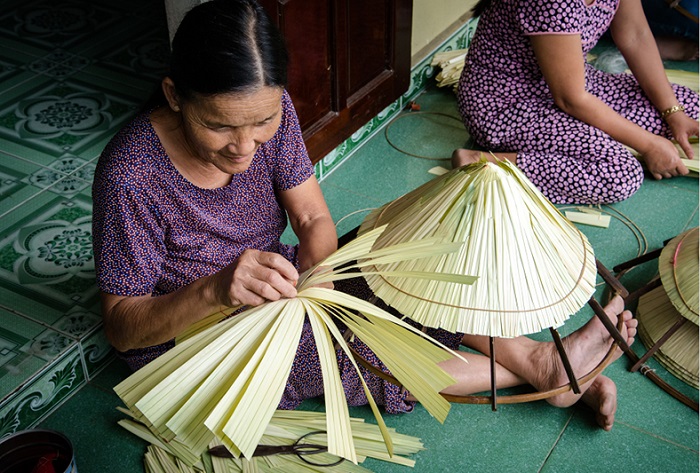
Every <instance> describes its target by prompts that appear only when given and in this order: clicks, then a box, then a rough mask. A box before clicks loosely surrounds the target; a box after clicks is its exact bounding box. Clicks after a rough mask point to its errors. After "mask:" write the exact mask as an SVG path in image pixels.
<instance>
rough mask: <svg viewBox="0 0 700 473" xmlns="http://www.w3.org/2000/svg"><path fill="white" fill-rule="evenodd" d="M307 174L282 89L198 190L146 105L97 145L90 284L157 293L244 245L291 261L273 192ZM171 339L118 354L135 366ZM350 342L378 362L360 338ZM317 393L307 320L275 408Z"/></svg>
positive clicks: (377, 386)
mask: <svg viewBox="0 0 700 473" xmlns="http://www.w3.org/2000/svg"><path fill="white" fill-rule="evenodd" d="M313 173H314V170H313V166H312V165H311V162H310V160H309V157H308V154H307V152H306V147H305V145H304V142H303V140H302V136H301V131H300V128H299V123H298V119H297V116H296V112H295V111H294V107H293V105H292V103H291V100H290V98H289V95H288V94H287V93H286V92H285V93H284V94H283V97H282V122H281V124H280V128H279V129H278V131H277V133H276V134H275V135H274V137H273V138H272V139H271V140H270V141H268V142H267V143H264V144H263V145H261V146H260V148H259V150H258V151H257V153H256V155H255V157H254V159H253V161H252V163H251V165H250V167H249V168H248V170H246V171H245V172H243V173H241V174H236V175H234V176H233V179H232V181H231V183H230V184H229V185H227V186H225V187H222V188H219V189H202V188H199V187H196V186H194V185H193V184H191V183H190V182H189V181H187V180H186V179H185V178H184V177H183V176H182V175H181V174H180V173H179V172H178V171H177V170H176V169H175V167H174V166H173V165H172V162H171V161H170V158H169V157H168V155H167V154H166V152H165V149H164V148H163V146H162V144H161V142H160V140H159V138H158V136H157V134H156V132H155V130H154V129H153V127H152V125H151V122H150V119H149V114H143V115H140V116H138V117H136V118H135V119H134V120H133V121H132V122H131V123H130V124H128V125H127V126H126V127H124V129H122V130H121V131H120V132H119V133H118V134H117V135H116V136H115V137H114V138H113V139H112V141H111V142H110V143H109V145H108V146H107V147H106V148H105V150H104V152H103V153H102V156H101V157H100V160H99V163H98V166H97V170H96V172H95V181H94V185H93V199H94V215H93V239H94V249H95V259H96V269H97V282H98V285H99V287H100V289H101V290H102V291H104V292H106V293H109V294H116V295H121V296H140V295H146V294H150V295H153V296H157V295H161V294H167V293H169V292H172V291H174V290H176V289H178V288H179V287H182V286H185V285H187V284H190V283H191V282H193V281H195V280H197V279H199V278H202V277H204V276H207V275H210V274H212V273H215V272H217V271H219V270H220V269H222V268H224V267H225V266H227V265H228V264H230V263H232V262H233V261H234V260H235V259H236V258H238V256H239V255H240V254H241V253H242V252H243V251H244V250H245V249H247V248H255V249H258V250H261V251H270V252H276V253H279V254H281V255H283V256H284V257H285V258H287V259H288V260H289V261H291V262H292V263H293V264H295V265H296V264H297V259H296V256H297V254H296V251H297V249H296V248H295V247H292V246H289V245H285V244H282V243H281V242H280V236H281V235H282V233H283V231H284V229H285V227H286V225H287V217H286V213H285V211H284V209H283V208H282V207H281V206H280V204H279V202H278V201H277V197H276V193H277V192H278V191H283V190H286V189H291V188H293V187H295V186H297V185H299V184H301V183H303V182H305V181H306V180H307V179H309V178H310V177H311V176H312V175H313ZM342 286H344V287H346V291H348V292H354V293H355V294H356V295H361V296H362V297H366V298H369V297H371V295H372V294H371V292H370V291H369V288H367V287H366V284H362V281H361V280H357V281H356V282H355V283H350V284H344V285H342ZM361 293H362V294H361ZM434 333H435V334H437V336H442V338H441V341H443V342H445V343H448V344H449V346H451V347H454V348H456V347H457V346H458V345H459V340H460V339H461V335H459V334H449V333H447V332H444V333H443V331H435V332H434ZM173 344H174V342H172V341H171V342H169V343H165V344H163V345H158V346H154V347H149V348H144V349H138V350H130V351H129V352H126V353H120V356H121V357H122V358H124V359H125V361H126V362H127V363H128V364H129V366H130V367H131V368H132V369H134V370H136V369H138V368H140V367H142V366H143V365H144V364H146V363H148V362H149V361H151V360H153V359H154V358H156V357H157V356H159V355H161V354H163V353H164V352H165V351H166V350H168V349H170V348H172V346H173ZM354 345H355V348H356V350H357V351H358V352H359V353H360V354H362V355H363V356H364V357H365V358H366V359H367V360H368V361H370V362H371V363H373V364H374V365H375V366H377V367H380V368H381V369H384V370H385V371H386V369H385V368H384V367H383V365H382V363H381V362H380V361H379V360H378V359H377V358H376V356H375V355H374V354H373V353H372V352H371V351H370V350H369V349H367V347H366V346H365V345H364V344H363V343H362V342H361V341H359V340H357V341H356V342H354ZM337 358H338V362H339V366H340V369H341V376H342V379H343V385H344V387H345V391H346V395H347V398H348V402H349V403H350V404H351V405H361V404H366V403H367V399H366V397H365V394H364V391H363V389H362V387H361V384H360V383H359V379H358V377H357V374H356V372H355V371H354V368H352V365H351V363H350V361H349V360H348V359H347V356H346V355H345V354H344V353H343V352H342V351H338V353H337ZM363 373H364V375H365V378H366V380H367V382H368V384H369V386H370V387H371V391H372V394H373V397H374V398H375V400H376V401H377V402H378V403H379V404H384V405H385V406H386V409H387V411H388V412H405V411H410V410H411V409H412V407H413V404H412V403H410V402H405V393H403V392H402V391H401V388H399V387H398V386H394V385H392V384H390V383H387V382H385V381H383V380H382V379H381V378H379V377H377V376H376V375H373V374H371V373H369V372H368V371H366V370H364V368H363ZM321 394H323V381H322V377H321V368H320V363H319V360H318V352H317V350H316V345H315V342H314V339H313V334H312V332H311V326H310V324H309V323H308V321H307V323H306V324H305V325H304V329H303V332H302V336H301V340H300V342H299V349H298V351H297V355H296V358H295V360H294V364H293V367H292V371H291V373H290V376H289V382H288V384H287V388H286V390H285V392H284V396H283V398H282V400H281V402H280V407H281V408H284V409H293V408H295V407H297V406H298V405H299V404H300V403H301V402H302V401H303V400H304V399H306V398H310V397H315V396H319V395H321Z"/></svg>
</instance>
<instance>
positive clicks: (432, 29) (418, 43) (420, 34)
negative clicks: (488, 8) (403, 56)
mask: <svg viewBox="0 0 700 473" xmlns="http://www.w3.org/2000/svg"><path fill="white" fill-rule="evenodd" d="M475 4H476V0H413V31H412V37H411V57H412V58H413V59H414V60H413V61H412V62H414V63H415V62H416V61H420V60H421V59H423V58H422V57H419V55H420V54H421V53H422V52H430V51H432V50H433V49H434V48H435V47H437V46H438V45H439V43H440V42H442V40H444V39H446V38H447V36H449V34H450V33H452V32H453V31H454V30H455V29H456V28H457V27H458V25H460V24H462V23H464V21H466V20H467V18H469V17H470V16H471V15H470V13H469V12H470V10H471V9H472V8H473V6H474V5H475Z"/></svg>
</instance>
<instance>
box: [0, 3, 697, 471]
mask: <svg viewBox="0 0 700 473" xmlns="http://www.w3.org/2000/svg"><path fill="white" fill-rule="evenodd" d="M3 6H4V7H5V8H3V12H2V13H0V43H2V45H3V47H2V48H0V320H1V321H2V323H1V324H0V400H2V403H0V437H2V436H3V435H4V434H6V433H9V432H13V431H16V430H18V429H19V428H22V427H24V426H27V425H36V422H37V421H38V420H41V422H40V423H39V424H38V425H39V426H40V427H44V428H52V429H57V430H60V431H62V432H64V433H65V434H66V435H67V436H68V437H69V438H70V439H71V440H72V441H73V444H74V447H75V453H76V459H77V464H78V468H79V470H80V471H81V472H88V473H89V472H115V473H121V472H124V473H131V472H138V471H142V455H143V453H144V449H145V443H144V442H142V441H140V440H138V439H136V438H135V437H133V436H132V435H131V434H129V433H127V432H126V431H124V430H123V429H121V428H120V427H119V426H118V425H117V423H116V422H117V420H118V419H120V418H122V415H121V414H120V413H119V412H117V411H116V409H115V408H116V407H117V406H118V405H120V401H119V399H118V398H117V396H116V395H115V394H114V392H113V391H112V388H113V387H114V386H115V384H117V383H118V382H119V381H120V380H122V379H124V378H125V377H126V376H127V375H128V372H127V369H126V367H125V366H124V365H123V364H121V362H119V361H116V360H113V359H112V358H111V357H110V356H109V355H110V351H109V348H108V346H107V343H106V341H105V339H104V337H103V335H102V332H101V330H100V322H99V310H98V305H97V304H98V302H97V293H96V289H95V287H94V274H93V271H94V267H93V265H92V259H91V247H90V243H89V239H86V238H85V236H86V235H87V234H89V221H90V218H91V194H90V183H91V180H92V172H93V170H94V164H95V159H96V157H97V156H98V154H99V152H100V151H101V149H102V147H103V146H104V144H105V143H106V141H107V140H108V139H109V137H110V136H111V135H112V134H113V133H114V132H115V131H116V129H117V128H118V127H119V126H120V125H121V124H122V123H124V121H125V120H127V119H128V117H129V116H130V115H131V114H133V113H134V112H135V111H136V110H137V109H138V108H139V107H140V106H141V104H142V103H143V101H144V100H145V98H146V97H147V96H148V95H149V93H150V90H151V87H152V86H153V84H154V81H156V79H157V78H158V77H159V75H160V74H161V73H162V72H163V71H164V64H165V62H166V57H167V42H166V38H167V35H166V34H165V33H164V31H165V29H164V22H163V17H162V11H161V3H160V2H140V1H138V0H123V1H121V2H111V1H108V0H98V1H94V2H78V1H77V0H62V1H61V2H59V3H55V2H50V1H49V0H27V1H22V2H20V1H19V0H6V1H5V2H3ZM48 19H53V20H52V21H48ZM57 19H59V20H60V21H58V20H57ZM461 41H462V40H461V39H458V40H456V44H459V43H460V42H461ZM459 47H463V45H462V46H459ZM672 66H674V67H676V66H678V64H674V65H672ZM682 66H683V67H684V68H690V69H692V70H696V71H697V64H692V65H688V64H684V65H682ZM427 70H429V68H426V66H425V63H423V64H421V65H418V66H417V67H416V68H415V69H414V73H413V76H414V77H413V81H412V86H411V87H412V88H411V90H412V91H413V92H409V93H408V94H407V95H406V97H404V98H403V99H402V101H401V102H400V104H395V106H394V107H391V110H389V112H387V113H388V115H385V116H383V117H381V119H377V120H374V121H373V123H372V124H371V126H368V127H366V130H365V131H364V132H363V133H365V134H366V135H367V136H371V135H372V133H375V134H374V136H371V138H369V139H368V140H367V141H366V142H364V143H362V144H361V146H360V144H358V143H355V142H353V143H352V144H350V145H348V147H349V148H351V149H356V151H355V152H354V153H353V154H352V155H351V156H350V157H349V158H347V160H346V161H345V162H343V163H342V165H340V166H335V167H330V166H327V164H328V163H322V164H321V165H320V169H321V170H320V172H319V175H322V176H323V180H322V182H321V187H322V188H323V191H324V194H325V196H326V199H327V201H328V204H329V206H330V209H331V212H332V215H333V218H334V219H335V220H336V222H338V233H339V234H344V233H345V232H347V231H349V230H351V229H352V228H354V227H356V226H357V225H358V224H359V223H360V222H361V221H362V219H363V218H364V216H365V215H366V214H367V212H368V211H369V209H372V208H375V207H377V206H380V205H382V204H384V203H385V202H388V201H390V200H392V199H394V198H396V197H398V196H400V195H402V194H403V193H405V192H407V191H409V190H412V189H413V188H415V187H417V186H418V185H420V184H422V183H424V182H426V181H428V180H429V179H431V178H432V177H433V175H432V174H430V173H429V172H428V171H429V170H430V169H431V168H433V167H434V166H448V161H447V160H440V159H422V158H418V157H415V156H411V155H410V154H412V155H422V156H426V157H430V158H448V157H449V155H450V153H451V152H452V150H453V149H454V148H455V147H457V146H463V145H464V144H465V143H468V142H469V136H468V135H467V133H466V131H465V130H464V128H463V127H462V125H461V123H460V122H459V121H458V120H455V117H457V116H458V115H457V109H456V102H455V98H454V95H453V93H452V92H451V91H450V90H442V89H435V88H433V87H428V89H427V91H425V92H424V93H421V94H420V95H418V96H416V93H417V92H415V91H416V90H420V88H421V87H422V84H423V83H422V82H421V79H420V78H422V77H423V78H424V77H426V71H427ZM410 99H415V100H416V102H417V103H418V104H419V105H420V108H421V112H425V113H415V112H411V113H407V112H403V113H402V115H401V118H400V119H398V120H397V121H395V122H392V123H391V125H390V126H389V127H388V128H384V129H379V130H378V131H377V129H378V126H381V124H382V123H386V122H387V121H389V119H388V118H387V117H391V116H392V115H391V114H392V113H393V110H395V109H398V108H401V106H402V105H404V103H405V101H407V100H410ZM446 115H447V116H446ZM450 117H453V118H450ZM387 136H388V139H389V141H387ZM392 144H393V145H394V146H396V147H398V148H400V149H401V150H403V152H402V151H399V150H397V149H396V148H395V147H394V146H392ZM358 146H359V148H358ZM407 153H409V154H407ZM340 155H342V153H340V152H339V153H337V154H336V155H335V156H334V157H333V159H329V160H328V161H329V162H332V163H335V162H336V161H334V159H335V158H336V157H337V156H340ZM340 161H342V159H338V160H337V162H340ZM605 210H607V211H608V212H611V213H615V212H620V214H616V215H619V216H620V219H613V221H612V224H611V226H610V228H608V229H598V228H593V227H584V226H582V227H581V230H582V231H583V232H584V233H585V234H586V235H587V236H588V238H589V239H590V241H591V242H592V244H593V247H594V250H595V251H596V256H597V257H598V259H599V260H600V261H601V262H603V263H604V264H605V265H606V266H608V267H612V266H614V265H616V264H618V263H621V262H623V261H626V260H628V259H630V258H633V257H635V256H637V255H638V254H639V253H640V252H643V251H647V250H652V249H655V248H657V247H659V246H660V245H661V244H662V242H663V241H665V240H666V239H668V238H671V237H673V236H675V235H677V234H678V233H680V232H682V231H683V230H684V229H687V228H691V227H695V226H697V225H698V180H697V178H677V179H673V180H669V181H660V182H659V181H653V180H650V179H649V180H647V181H646V182H645V183H644V185H643V186H642V189H641V190H640V191H639V192H638V193H637V194H636V195H635V196H633V197H632V198H631V199H629V200H628V201H626V202H622V203H620V204H616V205H615V206H613V207H612V208H606V209H605ZM285 237H286V238H287V239H288V241H293V236H291V235H289V234H286V236H285ZM654 271H655V269H654V266H653V263H650V264H646V265H644V266H642V267H640V268H637V269H635V270H633V271H631V272H630V273H629V274H628V275H626V276H625V278H624V279H623V282H624V283H625V285H627V286H628V287H629V288H630V289H634V288H636V287H639V286H640V285H642V284H644V283H645V282H646V281H647V280H648V279H649V278H650V277H651V275H653V273H654ZM600 292H602V289H601V290H600V291H599V293H600ZM591 315H592V313H591V311H590V309H587V308H586V309H583V310H581V312H580V313H578V314H576V315H574V316H573V317H572V318H571V320H570V321H569V322H568V323H567V324H566V325H565V327H564V328H563V329H562V332H563V334H566V333H569V332H571V331H573V330H574V329H576V328H577V327H579V326H580V325H582V324H583V323H585V321H586V320H588V319H589V318H590V317H591ZM534 336H535V338H538V339H546V338H547V337H548V336H547V335H546V334H536V335H534ZM633 348H634V349H635V350H636V351H637V352H638V353H641V352H642V351H643V347H642V346H641V344H640V343H639V342H637V343H635V345H634V347H633ZM649 364H650V366H652V367H653V368H654V369H656V372H657V373H658V374H659V375H660V376H662V377H663V378H664V379H665V380H666V381H667V382H669V383H671V384H672V385H673V386H675V387H676V388H678V389H679V390H681V391H682V392H684V393H685V394H686V395H688V396H690V397H691V398H692V399H694V400H696V401H697V399H698V392H697V390H695V389H693V388H691V387H689V386H687V385H685V384H683V383H681V382H680V381H678V380H677V379H675V378H674V377H672V376H671V375H670V374H669V373H668V372H667V371H666V370H665V369H664V368H663V367H661V366H660V365H659V364H658V363H656V362H655V361H654V360H652V361H651V362H650V363H649ZM629 365H630V363H629V362H628V360H627V359H626V358H624V357H623V358H621V359H619V360H618V361H616V362H615V363H614V364H613V365H612V366H610V367H609V368H608V369H607V370H606V373H607V374H608V375H609V376H610V377H611V378H613V379H614V380H615V382H616V383H617V385H618V390H619V408H618V415H617V423H616V425H615V427H614V429H613V430H612V432H603V431H601V430H599V429H598V428H597V427H596V426H595V425H594V422H593V419H592V416H591V412H590V411H589V410H588V409H587V408H586V407H582V406H574V407H572V408H569V409H556V408H553V407H550V406H549V405H548V404H546V403H545V402H536V403H528V404H517V405H501V406H499V408H498V410H497V411H496V412H492V411H491V409H490V407H489V406H483V405H453V407H452V409H451V412H450V414H449V416H448V418H447V421H446V422H445V424H444V425H440V424H439V423H438V422H437V421H435V420H434V419H432V418H431V417H430V416H429V415H428V414H427V412H426V411H425V410H424V409H423V408H422V407H420V406H418V407H417V408H416V410H415V412H413V413H411V414H405V415H385V419H386V422H387V424H389V425H390V426H392V427H395V428H397V429H398V430H399V431H400V432H403V433H406V434H411V435H416V436H418V437H420V438H421V439H422V440H423V442H424V443H425V446H426V450H425V451H423V452H421V453H419V454H418V455H416V457H415V459H416V460H417V465H416V467H415V469H414V470H413V471H416V472H430V473H432V472H462V471H474V472H516V471H517V472H521V471H524V472H539V471H543V472H583V471H602V470H607V469H614V470H616V471H620V472H635V473H637V472H647V471H654V472H674V473H676V472H677V473H680V472H683V473H686V472H697V471H698V450H699V447H698V415H697V413H696V412H694V411H693V410H691V409H690V408H688V407H686V406H685V405H683V404H681V403H680V402H678V401H676V400H675V399H673V398H671V397H670V396H669V395H668V394H666V393H664V392H663V391H662V390H661V389H660V388H658V387H657V386H656V385H654V384H653V383H652V382H651V381H650V380H649V379H646V378H644V377H643V376H642V375H640V374H638V373H630V372H628V370H627V368H628V367H629ZM304 408H305V409H307V410H318V409H321V408H322V405H321V404H320V403H319V402H318V401H315V400H312V401H308V402H307V403H305V405H304ZM351 414H352V415H353V416H357V417H363V418H366V419H368V420H369V421H371V417H372V416H371V413H370V412H369V410H368V409H366V408H353V409H352V410H351ZM42 419H43V420H42ZM365 466H367V467H368V468H370V469H372V470H374V471H377V472H398V471H411V470H410V469H407V468H403V467H396V466H392V465H388V464H385V463H381V462H378V461H368V462H367V463H365Z"/></svg>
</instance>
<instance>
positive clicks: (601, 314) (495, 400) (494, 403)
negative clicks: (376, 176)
mask: <svg viewBox="0 0 700 473" xmlns="http://www.w3.org/2000/svg"><path fill="white" fill-rule="evenodd" d="M356 230H357V229H355V230H354V231H352V232H350V234H348V235H346V236H345V237H343V239H345V238H352V234H353V233H354V232H355V231H356ZM343 239H341V241H340V244H343V243H344V242H343V241H342V240H343ZM596 268H597V271H598V274H599V275H600V277H601V278H603V280H604V281H605V282H606V283H607V284H608V285H609V286H608V287H610V288H611V289H612V290H613V291H614V292H615V293H616V294H619V295H620V296H621V297H623V298H625V297H627V296H628V294H629V292H628V291H627V289H625V288H624V286H622V284H621V283H620V281H619V280H618V279H617V278H616V277H615V276H614V275H613V274H612V273H611V272H610V271H609V270H608V269H607V268H606V267H605V266H604V265H603V264H602V263H601V262H600V261H598V260H597V259H596ZM588 305H589V306H590V307H591V309H593V312H594V314H595V316H596V317H598V318H599V319H600V320H601V322H602V323H603V325H605V327H606V328H607V330H608V331H609V332H610V334H611V336H612V338H613V342H612V344H611V346H610V349H609V350H608V352H607V353H606V355H605V357H603V359H602V360H600V362H599V363H598V365H596V367H595V368H593V369H592V370H591V371H589V372H588V373H586V374H585V375H583V376H581V377H580V378H576V376H575V374H574V371H573V368H572V367H571V363H570V361H569V357H568V355H567V354H566V350H565V349H564V344H563V343H562V340H561V337H560V335H559V332H558V331H557V329H555V328H553V327H550V328H549V331H550V334H551V335H552V338H553V340H554V343H555V346H556V349H557V353H558V354H559V357H560V358H561V361H562V364H563V366H564V369H565V371H566V374H567V377H568V379H569V383H568V384H564V385H562V386H559V387H556V388H553V389H550V390H548V391H535V392H530V393H523V394H511V395H504V396H500V395H498V393H497V388H496V386H497V379H496V353H495V343H494V341H495V338H497V337H492V336H490V337H489V347H490V353H489V359H490V364H491V373H490V375H491V395H490V396H486V395H475V394H470V395H465V396H457V395H452V394H442V396H443V397H444V398H445V399H446V400H447V401H449V402H454V403H458V404H491V409H492V410H493V411H496V410H497V408H498V404H519V403H524V402H532V401H541V400H545V399H548V398H550V397H554V396H557V395H560V394H563V393H566V392H568V391H573V392H574V393H576V394H581V388H580V386H581V385H582V384H586V383H588V382H589V381H591V380H593V379H594V378H595V377H597V376H598V375H599V374H600V373H602V372H603V370H604V369H605V368H606V367H607V365H608V364H609V363H610V360H611V359H612V358H613V356H614V355H615V350H616V349H617V348H618V347H620V348H621V349H622V350H623V351H630V352H631V349H630V347H629V345H628V344H627V342H626V340H625V339H624V337H623V336H622V334H621V333H620V329H621V328H622V326H621V325H619V326H618V327H616V326H615V325H614V324H613V323H612V322H611V321H610V318H609V317H608V315H607V314H606V313H605V310H604V308H603V306H602V305H601V304H600V303H599V302H598V301H597V300H596V299H595V298H594V297H591V299H590V300H589V301H588ZM620 323H622V322H620ZM632 353H634V352H632ZM353 356H354V358H355V359H356V361H358V362H359V363H360V364H361V365H362V366H363V367H364V368H366V369H367V370H368V371H370V372H372V373H373V374H375V375H376V376H378V377H380V378H382V379H383V380H385V381H387V382H389V383H392V384H394V385H398V386H401V383H399V381H398V380H397V379H396V378H394V377H393V376H392V375H390V374H388V373H385V372H384V371H381V370H379V369H378V368H376V367H374V366H373V365H372V364H371V363H370V362H369V361H367V360H366V359H364V358H363V357H362V356H361V355H359V354H358V353H356V352H353Z"/></svg>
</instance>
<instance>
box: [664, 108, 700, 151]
mask: <svg viewBox="0 0 700 473" xmlns="http://www.w3.org/2000/svg"><path fill="white" fill-rule="evenodd" d="M666 123H668V126H669V128H670V129H671V134H672V135H673V138H674V139H675V140H676V141H677V142H678V144H679V145H680V147H681V149H682V150H683V152H684V153H685V156H686V157H687V158H688V159H693V158H695V156H694V155H693V148H692V147H691V146H690V141H689V138H690V137H691V136H695V137H697V136H698V132H699V131H700V122H698V121H697V120H693V119H692V118H690V117H689V116H688V115H686V114H685V113H683V112H677V113H674V114H672V115H669V116H668V117H666Z"/></svg>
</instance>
